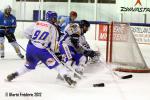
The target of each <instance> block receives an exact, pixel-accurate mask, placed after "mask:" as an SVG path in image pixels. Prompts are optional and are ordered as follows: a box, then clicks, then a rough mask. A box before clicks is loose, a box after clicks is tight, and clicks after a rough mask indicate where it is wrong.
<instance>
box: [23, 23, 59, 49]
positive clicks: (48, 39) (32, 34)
mask: <svg viewBox="0 0 150 100" xmlns="http://www.w3.org/2000/svg"><path fill="white" fill-rule="evenodd" d="M24 34H25V36H26V37H27V38H28V39H30V40H31V43H32V44H33V45H34V46H36V47H37V48H41V49H44V48H45V47H50V49H51V50H52V51H56V49H58V47H57V46H58V42H57V41H58V40H57V39H58V35H59V34H58V30H57V28H56V27H55V26H54V25H52V24H50V23H48V22H45V21H38V22H36V23H34V24H33V25H32V26H30V27H28V28H27V29H26V30H25V31H24Z"/></svg>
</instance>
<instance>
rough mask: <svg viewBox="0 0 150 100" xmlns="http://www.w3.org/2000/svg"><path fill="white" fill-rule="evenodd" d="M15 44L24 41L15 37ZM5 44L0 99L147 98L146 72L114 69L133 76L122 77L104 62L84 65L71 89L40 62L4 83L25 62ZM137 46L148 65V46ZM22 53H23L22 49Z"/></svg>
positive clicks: (149, 78) (148, 80)
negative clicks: (81, 75) (96, 85)
mask: <svg viewBox="0 0 150 100" xmlns="http://www.w3.org/2000/svg"><path fill="white" fill-rule="evenodd" d="M18 43H19V44H20V45H21V46H22V47H24V48H26V44H27V40H25V39H18ZM90 44H91V43H90ZM92 44H93V42H92ZM5 47H6V48H5V54H6V56H5V58H4V59H0V100H150V95H149V93H150V73H118V72H117V73H118V74H119V75H128V74H132V75H133V78H131V79H126V80H123V79H119V78H117V77H115V76H113V75H112V74H111V72H110V71H109V70H108V69H107V68H106V67H105V66H106V65H105V64H96V65H88V66H87V67H86V68H85V74H84V76H85V77H84V78H83V79H82V80H78V84H77V86H76V87H75V88H70V87H69V86H68V85H67V84H66V83H65V82H62V81H60V80H58V79H56V76H57V73H56V72H55V71H54V70H49V69H48V68H46V67H45V66H44V65H38V66H37V68H36V70H34V71H31V72H29V73H26V74H24V75H22V76H20V77H18V78H16V79H15V80H13V81H12V82H5V81H4V79H5V78H6V76H7V75H8V74H10V73H11V72H13V71H15V70H16V69H17V68H20V67H23V65H24V62H25V60H20V58H18V56H17V55H16V54H15V51H14V50H13V48H12V47H11V45H10V44H8V42H7V40H6V41H5ZM140 49H141V51H142V54H143V56H144V58H145V60H146V62H147V64H148V66H150V62H149V61H150V53H149V50H150V46H149V45H140ZM22 52H23V53H24V54H25V52H24V51H23V50H22ZM107 66H108V67H111V66H112V65H107ZM102 82H103V83H105V87H93V84H94V83H102ZM11 94H14V96H12V95H11ZM15 94H22V95H19V96H17V95H15ZM23 94H33V96H23Z"/></svg>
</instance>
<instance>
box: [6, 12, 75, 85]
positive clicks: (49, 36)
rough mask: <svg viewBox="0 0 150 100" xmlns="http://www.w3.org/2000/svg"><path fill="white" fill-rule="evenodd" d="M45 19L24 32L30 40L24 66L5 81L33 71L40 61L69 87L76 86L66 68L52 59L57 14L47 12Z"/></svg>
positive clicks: (55, 46)
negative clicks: (53, 70)
mask: <svg viewBox="0 0 150 100" xmlns="http://www.w3.org/2000/svg"><path fill="white" fill-rule="evenodd" d="M46 19H47V21H37V22H36V23H35V24H33V25H32V26H30V27H29V28H27V29H26V30H25V32H24V34H25V36H26V37H27V38H28V39H29V40H30V41H29V43H28V45H27V49H26V64H25V66H24V67H22V68H21V69H19V70H17V71H16V72H14V73H12V74H10V75H8V76H7V81H11V80H13V79H14V78H16V77H17V76H20V75H22V74H24V73H26V72H29V71H31V70H33V69H35V68H36V65H37V63H38V62H39V61H42V63H44V64H45V65H46V66H47V67H48V68H49V69H55V70H56V71H57V72H58V73H59V74H60V75H61V76H62V77H63V78H64V80H65V81H66V82H67V83H68V84H69V85H75V84H76V81H74V80H72V79H71V77H70V76H69V74H68V70H67V69H66V67H64V66H63V65H62V64H61V63H59V62H58V59H57V58H55V57H54V55H55V54H54V52H55V51H56V49H57V48H58V47H57V46H58V45H57V39H58V30H57V28H56V27H55V25H54V24H55V23H56V21H57V13H56V12H52V11H48V12H47V13H46ZM48 50H50V51H48ZM50 52H51V53H50ZM56 59H57V60H56Z"/></svg>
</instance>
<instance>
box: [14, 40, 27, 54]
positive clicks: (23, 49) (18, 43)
mask: <svg viewBox="0 0 150 100" xmlns="http://www.w3.org/2000/svg"><path fill="white" fill-rule="evenodd" d="M16 43H17V44H18V45H19V47H20V48H21V49H22V50H23V51H24V52H26V50H25V49H24V48H23V47H22V46H21V45H20V44H19V43H18V42H16Z"/></svg>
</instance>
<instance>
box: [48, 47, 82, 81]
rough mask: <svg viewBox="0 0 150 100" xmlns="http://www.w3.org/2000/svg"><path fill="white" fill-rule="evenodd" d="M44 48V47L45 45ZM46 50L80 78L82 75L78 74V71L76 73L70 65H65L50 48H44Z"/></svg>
mask: <svg viewBox="0 0 150 100" xmlns="http://www.w3.org/2000/svg"><path fill="white" fill-rule="evenodd" d="M45 48H46V47H45ZM46 50H47V51H48V52H49V53H50V54H51V55H52V56H53V57H54V59H55V60H56V61H57V62H58V63H59V64H62V65H64V66H65V67H66V68H68V69H69V70H71V71H72V72H73V73H74V74H76V75H77V76H78V77H79V78H80V79H82V75H80V74H79V73H77V72H76V71H75V70H74V69H73V68H72V67H70V66H67V65H66V64H65V63H63V62H61V61H60V60H59V59H58V58H57V56H56V55H55V54H54V53H53V52H51V50H50V49H49V48H46Z"/></svg>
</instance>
